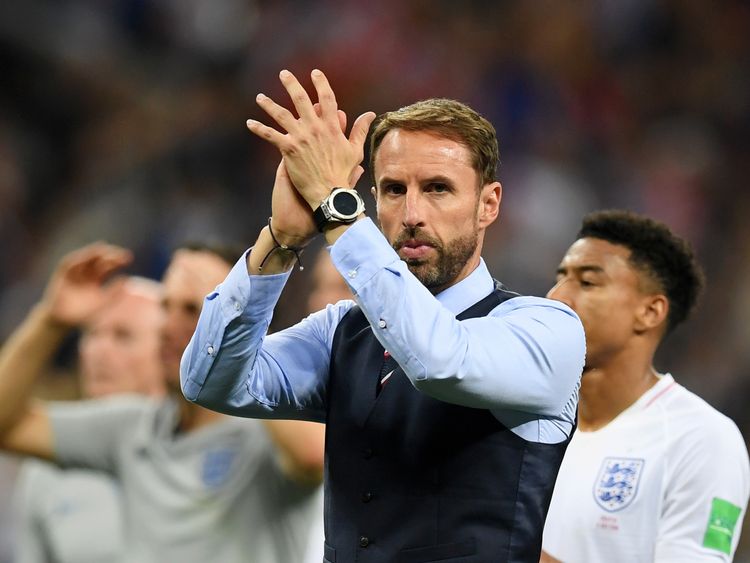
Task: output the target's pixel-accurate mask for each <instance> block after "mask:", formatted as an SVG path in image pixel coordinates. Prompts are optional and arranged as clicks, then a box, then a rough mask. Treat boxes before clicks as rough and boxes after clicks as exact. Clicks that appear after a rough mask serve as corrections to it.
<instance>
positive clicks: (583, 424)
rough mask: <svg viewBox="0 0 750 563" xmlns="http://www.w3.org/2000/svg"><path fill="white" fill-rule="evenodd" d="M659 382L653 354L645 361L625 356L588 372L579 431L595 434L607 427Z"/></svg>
mask: <svg viewBox="0 0 750 563" xmlns="http://www.w3.org/2000/svg"><path fill="white" fill-rule="evenodd" d="M657 381H659V378H658V377H657V375H656V371H655V370H654V368H653V365H652V356H651V354H648V355H647V356H646V357H643V358H641V359H638V358H637V357H634V355H633V354H621V355H620V357H619V358H614V359H612V360H611V361H610V362H608V363H607V365H606V366H603V367H601V368H593V369H588V368H587V369H585V370H584V372H583V377H582V378H581V394H580V400H579V403H578V429H579V430H581V431H582V432H593V431H594V430H599V429H600V428H602V427H604V426H606V425H607V424H609V423H610V422H612V421H613V420H614V419H615V418H616V417H617V416H618V415H619V414H620V413H622V412H623V411H624V410H625V409H627V408H628V407H630V406H631V405H632V404H633V403H635V402H636V401H637V400H638V399H639V398H640V397H641V396H642V395H643V394H644V393H645V392H646V391H648V390H649V389H651V387H653V386H654V385H655V384H656V383H657Z"/></svg>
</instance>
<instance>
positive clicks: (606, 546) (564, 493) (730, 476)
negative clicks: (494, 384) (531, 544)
mask: <svg viewBox="0 0 750 563" xmlns="http://www.w3.org/2000/svg"><path fill="white" fill-rule="evenodd" d="M749 492H750V465H749V464H748V454H747V449H746V447H745V443H744V440H743V439H742V435H741V434H740V432H739V430H738V429H737V426H736V425H735V424H734V422H732V421H731V420H730V419H729V418H727V417H726V416H724V415H723V414H721V413H720V412H718V411H717V410H715V409H714V408H713V407H711V406H710V405H708V403H706V402H705V401H704V400H703V399H701V398H700V397H698V396H697V395H695V394H693V393H691V392H690V391H688V390H687V389H685V388H684V387H682V386H681V385H678V384H677V383H676V382H675V381H674V379H673V378H672V376H671V375H665V376H662V377H661V378H660V381H659V382H658V383H657V384H656V385H654V386H653V387H652V388H651V389H649V390H648V391H647V392H646V393H644V394H643V395H642V396H641V397H640V398H639V399H638V400H637V401H636V402H635V403H634V404H633V405H631V406H630V407H629V408H628V409H626V410H625V411H623V412H622V413H621V414H620V415H619V416H617V418H615V419H614V420H613V421H612V422H610V423H609V424H608V425H607V426H605V427H604V428H601V429H599V430H597V431H595V432H580V431H576V432H575V434H574V435H573V439H572V440H571V443H570V446H569V447H568V450H567V452H566V454H565V459H564V460H563V463H562V466H561V467H560V474H559V476H558V478H557V482H556V484H555V491H554V494H553V497H552V503H551V505H550V509H549V514H548V516H547V522H546V525H545V528H544V539H543V549H544V550H545V551H546V552H547V553H549V554H550V555H551V556H553V557H555V558H557V559H559V560H561V561H564V562H566V563H579V562H589V561H590V562H604V561H606V562H607V563H617V562H618V561H622V562H623V563H625V562H627V563H636V562H639V561H644V562H645V561H649V562H651V561H654V562H659V563H664V562H673V563H690V562H696V561H731V558H732V556H733V555H734V551H735V549H736V547H737V543H738V541H739V535H740V530H741V529H742V519H743V517H744V515H745V509H746V507H747V502H748V494H749Z"/></svg>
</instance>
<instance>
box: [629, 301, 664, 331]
mask: <svg viewBox="0 0 750 563" xmlns="http://www.w3.org/2000/svg"><path fill="white" fill-rule="evenodd" d="M668 316H669V300H668V299H667V297H666V296H665V295H661V294H654V295H647V296H644V298H643V301H642V303H641V305H640V307H639V308H638V310H637V311H636V315H635V330H636V332H638V333H643V332H646V331H648V330H654V329H657V328H659V327H662V326H663V327H664V329H666V323H667V317H668Z"/></svg>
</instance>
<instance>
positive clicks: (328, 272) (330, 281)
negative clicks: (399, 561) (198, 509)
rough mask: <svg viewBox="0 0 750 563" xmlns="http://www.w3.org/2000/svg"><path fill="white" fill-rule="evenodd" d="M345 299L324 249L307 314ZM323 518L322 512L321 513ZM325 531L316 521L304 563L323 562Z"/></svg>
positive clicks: (341, 280)
mask: <svg viewBox="0 0 750 563" xmlns="http://www.w3.org/2000/svg"><path fill="white" fill-rule="evenodd" d="M344 299H348V300H351V299H353V295H352V292H351V290H350V289H349V286H348V285H346V282H345V281H344V278H343V277H341V274H339V271H338V270H337V269H336V266H334V265H333V261H332V260H331V255H330V254H329V253H328V250H327V249H325V248H323V249H321V250H320V251H319V252H318V254H317V255H316V256H315V262H314V263H313V268H312V289H311V290H310V294H309V295H308V296H307V313H308V314H309V315H311V314H313V313H315V312H316V311H320V310H321V309H325V308H326V307H328V306H329V305H335V304H336V303H338V302H339V301H342V300H344ZM319 497H320V507H321V511H322V509H323V488H322V487H321V489H320V492H319ZM321 516H322V512H321ZM324 540H325V530H324V529H323V518H322V517H321V518H320V519H319V520H317V521H316V525H315V526H313V527H312V528H311V530H310V547H309V549H308V551H307V553H306V554H305V559H304V562H303V563H320V562H321V561H322V560H323V556H324V552H323V544H324Z"/></svg>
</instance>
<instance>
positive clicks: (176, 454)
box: [50, 397, 322, 563]
mask: <svg viewBox="0 0 750 563" xmlns="http://www.w3.org/2000/svg"><path fill="white" fill-rule="evenodd" d="M177 417H178V405H177V403H176V401H174V400H173V399H168V400H164V401H154V400H151V399H144V398H142V397H116V398H110V399H104V400H96V401H86V402H83V403H71V404H59V405H56V406H54V407H53V408H52V409H51V412H50V420H51V424H52V429H53V434H54V440H55V455H56V459H57V460H58V462H59V463H60V464H61V465H63V466H64V467H86V468H91V469H99V470H102V471H105V472H108V473H110V474H111V475H113V476H114V478H115V479H116V480H117V482H118V483H119V484H120V488H121V491H122V501H123V510H124V513H123V515H124V523H125V532H124V536H125V545H126V552H125V556H124V558H123V560H124V561H127V562H133V563H136V562H137V563H148V562H151V561H153V562H159V563H161V562H164V561H180V562H181V563H191V562H196V563H199V562H200V563H204V562H205V561H221V562H222V563H232V562H235V561H236V562H243V563H248V562H250V563H252V562H258V563H290V562H293V561H301V560H302V558H303V556H304V552H305V549H306V547H307V542H308V538H309V529H310V526H311V525H313V522H314V521H315V519H316V518H322V514H321V513H322V510H321V507H320V504H319V502H316V499H317V497H316V495H315V491H316V489H315V488H310V487H304V486H301V485H299V484H297V483H294V482H293V481H290V480H289V479H288V478H286V476H285V475H284V474H283V472H282V470H281V467H280V464H279V461H278V459H277V456H276V452H275V448H274V446H273V445H272V443H271V442H270V439H269V437H268V436H267V434H266V431H265V428H264V427H263V423H262V422H260V421H256V420H245V419H235V418H230V417H227V419H226V420H225V421H222V422H219V423H216V424H212V425H210V426H206V427H204V428H201V429H199V430H196V431H195V432H190V433H186V434H177V435H175V428H176V427H177ZM82 533H86V531H85V530H84V531H83V532H82Z"/></svg>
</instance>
